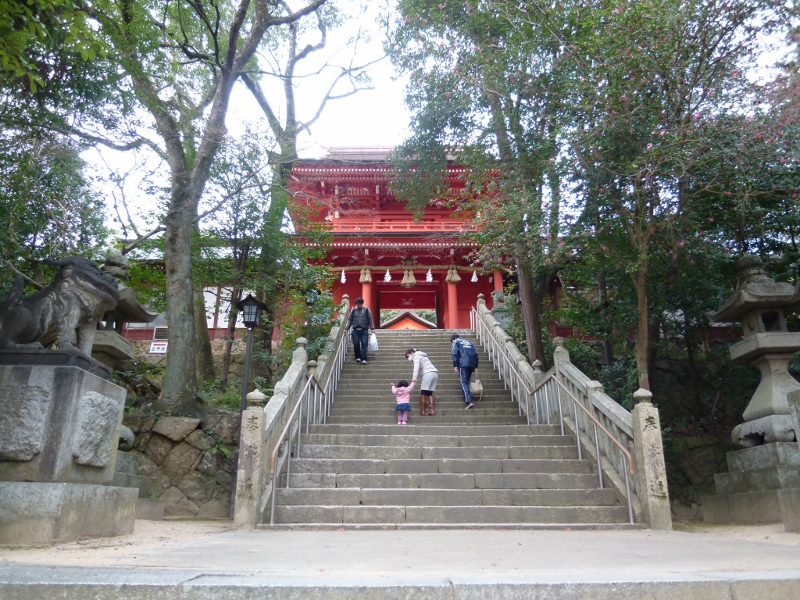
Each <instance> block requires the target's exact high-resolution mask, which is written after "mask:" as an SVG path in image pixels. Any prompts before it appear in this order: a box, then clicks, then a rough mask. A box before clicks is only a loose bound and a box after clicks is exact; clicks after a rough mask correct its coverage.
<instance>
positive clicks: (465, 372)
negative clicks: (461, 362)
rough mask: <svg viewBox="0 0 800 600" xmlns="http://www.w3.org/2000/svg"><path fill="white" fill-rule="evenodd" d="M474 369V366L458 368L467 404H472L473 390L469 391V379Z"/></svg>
mask: <svg viewBox="0 0 800 600" xmlns="http://www.w3.org/2000/svg"><path fill="white" fill-rule="evenodd" d="M474 370H475V368H474V367H459V368H458V377H459V379H460V380H461V391H462V392H464V401H465V402H466V403H467V404H472V392H470V391H469V380H470V377H472V372H473V371H474Z"/></svg>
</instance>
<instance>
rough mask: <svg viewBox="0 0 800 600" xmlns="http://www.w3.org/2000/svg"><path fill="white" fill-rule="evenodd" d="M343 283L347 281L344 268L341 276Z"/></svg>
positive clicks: (340, 279)
mask: <svg viewBox="0 0 800 600" xmlns="http://www.w3.org/2000/svg"><path fill="white" fill-rule="evenodd" d="M339 281H341V282H342V283H347V277H345V276H344V269H342V276H341V277H340V278H339Z"/></svg>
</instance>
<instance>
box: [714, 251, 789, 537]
mask: <svg viewBox="0 0 800 600" xmlns="http://www.w3.org/2000/svg"><path fill="white" fill-rule="evenodd" d="M738 267H739V277H738V282H737V286H736V291H735V292H734V294H733V295H732V296H731V297H730V298H728V300H727V302H725V305H724V306H723V307H722V309H721V310H720V311H719V312H717V313H715V314H712V315H709V318H710V319H711V320H712V321H715V322H718V323H719V322H735V321H741V323H742V329H743V331H744V339H742V340H741V341H740V342H737V343H736V344H734V345H732V346H731V348H730V353H731V358H732V359H733V360H738V361H749V362H750V363H751V364H752V365H753V366H755V367H757V368H758V369H759V371H761V382H760V383H759V385H758V388H756V391H755V393H754V394H753V397H752V398H751V399H750V403H749V404H748V405H747V408H746V409H745V411H744V413H743V414H742V417H743V418H744V423H742V424H741V425H737V426H736V427H735V428H734V429H733V433H732V436H731V437H732V438H733V443H734V444H735V445H736V446H738V447H739V448H741V449H740V450H736V451H733V452H728V454H727V457H726V458H727V463H728V472H727V473H717V474H716V475H714V484H715V486H716V489H717V494H716V495H715V496H703V497H702V500H701V502H702V506H703V519H704V520H705V521H709V522H717V523H725V522H727V523H731V522H733V523H745V524H747V523H773V522H782V523H783V525H784V528H785V529H786V531H800V467H798V465H800V449H798V444H797V443H795V441H796V440H797V438H798V435H797V434H798V432H800V425H798V423H797V421H796V420H795V419H794V417H793V415H792V410H791V402H790V399H789V396H790V395H791V396H792V398H794V397H795V396H797V394H798V393H800V383H798V382H797V380H796V379H795V378H794V377H792V376H791V375H790V374H789V371H788V365H789V361H790V360H791V359H792V356H793V354H794V353H795V352H796V351H797V350H798V349H800V333H791V332H789V331H788V330H787V327H786V315H787V314H789V313H791V312H792V311H793V310H795V309H797V308H798V306H800V285H799V286H798V287H797V288H796V287H793V286H792V285H790V284H788V283H778V282H776V281H774V280H772V279H770V277H769V276H768V275H767V272H766V270H765V268H764V266H763V265H762V264H761V259H760V258H759V257H758V256H753V255H745V256H743V257H742V258H740V259H739V262H738Z"/></svg>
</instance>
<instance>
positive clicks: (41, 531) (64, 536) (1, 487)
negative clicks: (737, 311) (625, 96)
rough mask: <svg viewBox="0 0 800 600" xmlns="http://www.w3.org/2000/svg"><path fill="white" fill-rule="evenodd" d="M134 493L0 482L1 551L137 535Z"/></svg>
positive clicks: (100, 487)
mask: <svg viewBox="0 0 800 600" xmlns="http://www.w3.org/2000/svg"><path fill="white" fill-rule="evenodd" d="M136 495H137V491H136V490H135V489H133V488H122V487H110V486H103V485H84V484H75V483H42V482H31V481H5V482H0V546H8V547H14V548H24V547H30V546H52V545H53V544H63V543H67V542H74V541H77V540H84V539H90V538H96V537H111V536H117V535H127V534H129V533H133V525H134V521H135V515H136Z"/></svg>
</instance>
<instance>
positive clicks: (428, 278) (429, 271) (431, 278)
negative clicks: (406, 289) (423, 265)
mask: <svg viewBox="0 0 800 600" xmlns="http://www.w3.org/2000/svg"><path fill="white" fill-rule="evenodd" d="M425 281H427V282H428V283H430V282H431V281H433V273H431V270H430V269H428V272H427V273H426V274H425Z"/></svg>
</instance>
